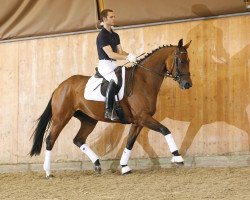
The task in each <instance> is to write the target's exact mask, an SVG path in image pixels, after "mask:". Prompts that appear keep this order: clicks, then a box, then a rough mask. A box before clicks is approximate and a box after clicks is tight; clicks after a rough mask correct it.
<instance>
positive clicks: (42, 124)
mask: <svg viewBox="0 0 250 200" xmlns="http://www.w3.org/2000/svg"><path fill="white" fill-rule="evenodd" d="M51 99H52V97H51V98H50V100H49V103H48V105H47V107H46V109H45V110H44V112H43V114H42V115H41V116H40V117H39V118H38V120H37V127H36V129H35V131H34V133H33V135H32V136H34V139H33V146H32V149H31V151H30V156H33V155H39V154H40V152H41V149H42V145H43V137H44V134H45V133H46V132H47V131H48V129H49V128H50V125H51V118H52V108H51ZM32 136H31V137H32Z"/></svg>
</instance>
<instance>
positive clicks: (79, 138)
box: [73, 116, 101, 172]
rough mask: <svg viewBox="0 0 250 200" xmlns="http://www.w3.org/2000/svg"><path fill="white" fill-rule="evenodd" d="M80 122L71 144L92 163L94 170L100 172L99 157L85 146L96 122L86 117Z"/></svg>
mask: <svg viewBox="0 0 250 200" xmlns="http://www.w3.org/2000/svg"><path fill="white" fill-rule="evenodd" d="M78 119H79V118H78ZM80 121H81V127H80V130H79V131H78V133H77V135H76V136H75V138H74V140H73V142H74V144H75V145H76V146H78V147H79V148H80V149H81V151H82V152H83V153H84V154H86V155H87V156H88V158H89V159H90V160H91V161H92V163H93V164H94V165H95V170H96V171H98V172H100V171H101V165H100V161H99V157H98V156H97V155H96V154H95V153H94V151H92V150H91V149H90V147H89V146H88V145H87V144H85V142H86V139H87V137H88V135H89V134H90V133H91V132H92V131H93V129H94V128H95V126H96V124H97V121H96V120H94V119H92V118H89V117H87V116H85V117H84V118H83V117H82V118H81V119H80Z"/></svg>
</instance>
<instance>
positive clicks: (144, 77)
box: [135, 47, 171, 95]
mask: <svg viewBox="0 0 250 200" xmlns="http://www.w3.org/2000/svg"><path fill="white" fill-rule="evenodd" d="M170 52H171V49H168V48H166V47H165V48H162V49H160V50H158V51H157V52H155V53H154V54H152V55H151V56H149V57H148V58H147V59H145V60H144V61H142V62H141V63H140V64H141V65H142V66H144V67H145V68H147V69H149V70H150V71H148V70H145V69H143V68H141V67H140V65H139V66H138V67H137V70H136V74H135V76H137V78H136V79H137V80H139V81H141V82H143V88H142V90H144V91H145V92H148V93H152V92H153V93H154V95H157V94H158V92H159V90H160V87H161V84H162V81H163V78H164V77H163V74H164V72H165V70H166V69H165V63H164V62H165V59H166V57H167V55H168V54H170ZM154 72H155V73H154ZM159 74H162V76H160V75H159Z"/></svg>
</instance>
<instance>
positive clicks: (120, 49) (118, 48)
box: [116, 44, 128, 56]
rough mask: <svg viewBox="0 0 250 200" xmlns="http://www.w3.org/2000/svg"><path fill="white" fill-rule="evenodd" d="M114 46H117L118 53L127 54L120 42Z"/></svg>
mask: <svg viewBox="0 0 250 200" xmlns="http://www.w3.org/2000/svg"><path fill="white" fill-rule="evenodd" d="M116 47H117V50H118V53H119V54H122V55H126V56H127V55H128V53H127V52H126V51H123V49H122V46H121V45H120V44H118V45H117V46H116Z"/></svg>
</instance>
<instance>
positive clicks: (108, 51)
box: [96, 9, 136, 120]
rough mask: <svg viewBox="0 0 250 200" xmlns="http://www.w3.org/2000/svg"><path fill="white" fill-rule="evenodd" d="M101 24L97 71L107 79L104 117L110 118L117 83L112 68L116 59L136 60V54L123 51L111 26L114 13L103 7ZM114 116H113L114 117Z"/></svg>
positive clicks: (113, 23)
mask: <svg viewBox="0 0 250 200" xmlns="http://www.w3.org/2000/svg"><path fill="white" fill-rule="evenodd" d="M100 18H101V22H102V23H101V25H102V26H103V27H102V29H101V31H100V33H99V34H98V36H97V40H96V45H97V51H98V57H99V63H98V71H99V73H100V74H101V75H102V76H103V77H104V78H105V79H106V80H107V81H109V85H108V88H107V92H106V102H105V114H104V117H105V118H107V119H111V116H112V110H113V104H114V100H115V90H116V86H117V83H118V80H117V77H116V74H115V72H114V69H115V68H117V63H116V60H128V61H129V62H136V56H135V55H133V54H128V53H126V52H125V51H123V49H122V47H121V44H120V38H119V35H118V34H117V33H115V32H114V31H113V30H112V28H111V26H114V25H115V14H114V12H113V11H112V10H110V9H105V10H103V11H102V12H101V13H100ZM114 117H115V118H114ZM117 119H118V118H117V116H115V115H114V116H113V118H112V120H117Z"/></svg>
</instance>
